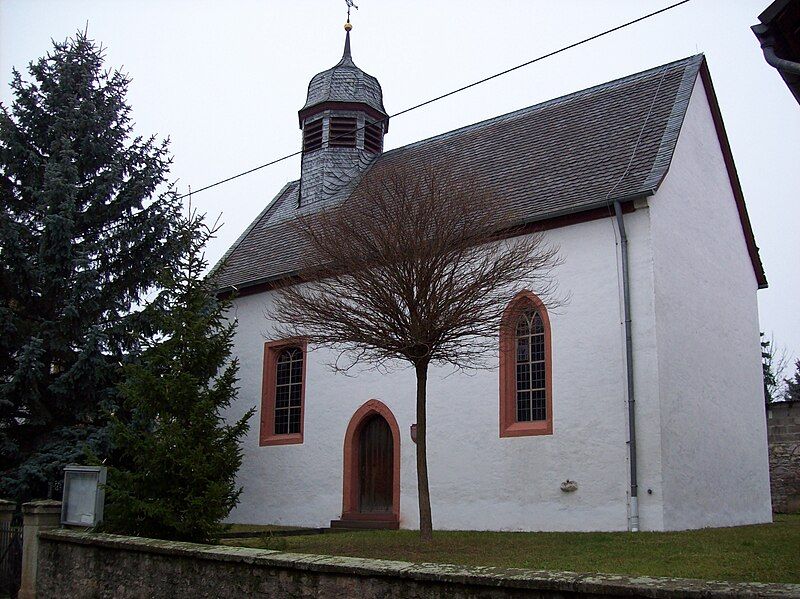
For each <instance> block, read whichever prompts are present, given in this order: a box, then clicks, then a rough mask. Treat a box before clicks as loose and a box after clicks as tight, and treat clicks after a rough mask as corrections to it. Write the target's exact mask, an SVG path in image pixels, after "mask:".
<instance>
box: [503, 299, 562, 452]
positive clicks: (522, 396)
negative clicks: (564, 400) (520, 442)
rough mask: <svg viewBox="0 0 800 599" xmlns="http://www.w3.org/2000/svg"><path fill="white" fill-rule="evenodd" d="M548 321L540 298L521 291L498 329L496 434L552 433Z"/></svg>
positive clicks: (550, 358) (550, 357)
mask: <svg viewBox="0 0 800 599" xmlns="http://www.w3.org/2000/svg"><path fill="white" fill-rule="evenodd" d="M551 372H552V356H551V351H550V320H549V318H548V315H547V309H546V308H545V306H544V304H543V303H542V302H541V300H540V299H539V298H538V297H536V295H534V294H533V293H531V292H528V291H526V292H522V293H520V294H519V295H517V297H516V298H514V300H513V301H512V302H511V303H510V304H509V305H508V307H507V308H506V311H505V314H504V315H503V322H502V324H501V328H500V436H501V437H518V436H525V435H549V434H552V432H553V405H552V380H551V379H552V376H551Z"/></svg>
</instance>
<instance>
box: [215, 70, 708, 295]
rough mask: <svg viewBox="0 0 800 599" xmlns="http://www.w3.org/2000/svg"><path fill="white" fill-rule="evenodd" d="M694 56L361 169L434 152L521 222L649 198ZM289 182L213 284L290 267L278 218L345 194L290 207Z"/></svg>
mask: <svg viewBox="0 0 800 599" xmlns="http://www.w3.org/2000/svg"><path fill="white" fill-rule="evenodd" d="M703 60H704V58H703V56H702V55H697V56H692V57H690V58H686V59H683V60H679V61H676V62H672V63H669V64H666V65H662V66H660V67H656V68H654V69H650V70H647V71H644V72H641V73H637V74H635V75H630V76H628V77H624V78H622V79H618V80H615V81H611V82H608V83H604V84H602V85H598V86H595V87H592V88H589V89H586V90H583V91H579V92H576V93H573V94H569V95H566V96H563V97H560V98H556V99H554V100H550V101H547V102H544V103H541V104H537V105H535V106H531V107H529V108H524V109H522V110H517V111H515V112H511V113H509V114H505V115H502V116H499V117H496V118H492V119H489V120H486V121H483V122H480V123H476V124H474V125H470V126H468V127H463V128H461V129H457V130H455V131H451V132H449V133H444V134H442V135H438V136H436V137H432V138H429V139H426V140H423V141H419V142H416V143H412V144H409V145H407V146H403V147H400V148H397V149H394V150H390V151H387V152H385V153H383V154H381V155H379V156H378V157H376V158H375V160H374V161H373V163H372V164H371V165H370V166H369V169H370V170H372V171H374V170H375V169H382V168H386V167H390V166H391V165H393V164H395V163H397V162H403V163H408V164H412V165H414V164H419V165H423V164H425V163H426V162H428V161H430V160H431V159H433V158H436V159H437V160H439V159H443V160H446V161H447V163H448V166H449V167H450V168H451V169H453V171H454V173H456V174H458V173H459V172H461V173H464V174H465V175H467V174H468V175H469V176H470V177H472V178H473V180H474V181H475V182H476V184H478V185H482V186H485V187H486V188H488V189H489V190H490V191H494V192H496V193H498V194H500V195H501V196H502V197H504V198H505V199H506V201H507V202H508V205H509V207H510V208H512V209H513V210H514V213H515V214H522V215H524V218H525V220H526V221H528V222H534V221H538V220H543V219H547V218H551V217H555V216H560V215H564V214H570V213H576V212H581V211H584V210H590V209H593V208H597V207H600V206H606V205H607V203H608V202H609V201H612V200H615V199H630V198H633V197H638V196H642V195H650V194H652V193H654V192H655V191H656V189H657V188H658V186H659V184H660V183H661V181H662V180H663V178H664V176H665V175H666V173H667V169H668V168H669V164H670V161H671V160H672V154H673V151H674V149H675V144H676V142H677V139H678V133H679V132H680V128H681V124H682V122H683V118H684V115H685V113H686V108H687V106H688V104H689V98H690V96H691V93H692V89H693V86H694V83H695V80H696V78H697V75H698V72H699V69H700V67H701V64H702V63H703ZM634 149H635V151H634ZM298 186H299V181H293V182H291V183H288V184H287V185H286V186H284V188H283V189H282V190H281V191H280V193H278V195H277V196H276V197H275V199H274V200H273V201H272V202H271V203H270V204H269V205H268V206H267V207H266V208H265V209H264V210H263V211H262V213H261V214H259V216H258V217H257V218H256V219H255V220H254V221H253V223H252V224H251V225H250V226H249V227H248V229H247V230H246V231H245V232H244V233H243V234H242V236H241V237H240V238H239V240H237V242H236V243H235V244H234V245H233V246H232V247H231V248H230V250H228V253H227V254H226V255H225V256H224V257H223V259H222V261H221V263H222V262H223V261H225V264H224V266H222V267H221V268H219V271H218V272H217V273H216V276H217V277H218V279H217V284H218V288H219V289H225V288H229V287H231V286H235V287H236V288H238V289H242V288H244V287H247V286H250V285H254V284H258V283H263V282H268V281H270V280H274V279H279V278H281V277H283V276H287V275H291V274H292V273H293V272H296V270H297V269H298V268H299V267H300V262H301V260H300V256H302V255H303V251H304V248H303V242H302V240H301V239H299V238H298V236H297V235H296V233H295V232H294V231H293V230H292V228H291V227H290V226H287V224H288V221H289V220H291V219H292V218H294V217H295V216H296V215H297V214H298V213H307V212H308V211H313V210H319V209H320V208H321V207H327V206H330V205H331V204H336V203H339V202H342V201H346V200H347V197H349V196H350V194H351V193H352V189H353V187H356V185H353V186H351V187H350V188H348V190H346V191H345V192H344V193H343V194H342V195H341V197H337V198H334V199H333V200H331V201H328V202H324V203H323V204H320V203H315V204H311V205H310V206H304V207H302V208H298V207H297V204H298Z"/></svg>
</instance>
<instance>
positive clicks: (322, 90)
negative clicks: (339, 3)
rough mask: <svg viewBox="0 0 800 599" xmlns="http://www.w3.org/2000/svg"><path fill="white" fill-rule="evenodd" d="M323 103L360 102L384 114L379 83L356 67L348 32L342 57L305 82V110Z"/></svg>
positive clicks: (303, 108) (301, 110)
mask: <svg viewBox="0 0 800 599" xmlns="http://www.w3.org/2000/svg"><path fill="white" fill-rule="evenodd" d="M324 102H360V103H362V104H366V105H367V106H370V107H372V108H374V109H375V110H377V111H378V112H380V113H381V114H384V115H385V114H386V109H385V108H384V107H383V90H381V84H380V83H378V80H377V79H376V78H375V77H373V76H372V75H368V74H367V73H365V72H364V71H362V70H361V69H359V68H358V67H357V66H356V65H355V63H354V62H353V57H352V56H351V54H350V32H349V31H348V32H347V34H346V36H345V42H344V53H343V54H342V59H341V60H340V61H339V62H338V63H336V65H334V66H333V67H331V68H330V69H328V70H327V71H322V72H321V73H317V74H316V75H314V76H313V77H312V78H311V81H310V82H309V84H308V96H307V97H306V103H305V106H303V107H302V108H301V109H300V112H301V113H302V112H303V111H304V110H306V109H308V108H311V107H312V106H316V105H317V104H322V103H324Z"/></svg>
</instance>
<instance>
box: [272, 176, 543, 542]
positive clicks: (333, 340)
mask: <svg viewBox="0 0 800 599" xmlns="http://www.w3.org/2000/svg"><path fill="white" fill-rule="evenodd" d="M372 170H373V171H376V172H374V173H373V174H368V175H367V176H366V177H365V178H364V179H363V180H362V181H361V182H360V183H359V186H358V188H357V189H356V192H355V193H354V195H353V197H351V198H350V199H349V200H348V201H347V202H345V204H343V205H341V206H340V207H338V208H335V209H330V210H325V211H321V212H318V213H315V214H314V215H312V216H307V217H303V218H300V219H298V220H297V222H296V227H297V231H298V234H299V235H300V236H301V237H302V238H303V239H304V240H305V242H307V244H308V252H307V256H306V264H305V267H304V268H303V269H302V271H301V274H300V276H299V277H298V281H297V284H293V285H291V286H286V287H283V288H281V289H280V290H279V291H278V294H277V297H276V302H275V304H274V308H273V309H272V310H271V311H270V313H269V314H268V316H269V317H271V318H274V319H275V320H276V321H277V322H278V323H281V324H279V325H278V327H277V328H278V332H279V334H281V335H284V336H289V337H295V336H302V337H306V338H307V339H308V341H309V342H310V343H311V344H320V345H324V346H328V347H333V348H335V349H337V350H339V354H338V356H339V357H338V358H337V360H336V362H335V364H333V367H334V368H335V369H338V370H349V369H350V368H352V367H353V366H355V365H356V364H362V365H366V366H367V367H372V368H379V367H390V366H392V365H393V364H397V363H402V362H407V363H409V364H410V365H412V366H413V367H414V370H415V373H416V380H417V393H416V413H417V439H416V441H417V443H416V447H417V482H418V490H419V514H420V533H421V538H422V539H423V540H430V539H431V538H432V518H431V506H430V494H429V488H428V466H427V454H426V449H427V444H426V437H427V430H426V389H427V378H428V367H429V366H430V365H431V364H434V365H451V366H453V367H455V368H456V369H465V368H470V369H471V368H480V367H484V366H485V362H484V358H485V356H486V355H487V353H488V354H489V355H492V352H493V350H495V348H497V346H498V342H497V334H498V332H499V327H500V326H501V322H502V319H501V316H502V314H503V310H504V309H505V307H506V306H507V305H508V302H509V301H510V299H511V298H512V297H513V296H514V295H515V293H517V292H518V291H520V290H521V289H524V288H527V289H532V290H534V291H535V292H536V293H537V294H538V295H540V296H545V297H552V295H553V294H552V283H551V281H552V279H551V277H550V275H551V271H552V268H553V266H555V265H556V264H557V263H558V251H557V248H555V247H553V246H549V245H547V244H546V243H545V242H544V240H543V237H542V235H541V233H535V232H530V231H529V230H526V229H524V228H523V227H522V226H520V225H519V224H518V222H517V223H515V222H514V221H515V218H514V214H513V212H512V211H510V210H509V209H508V208H507V207H506V206H505V205H504V202H503V201H502V198H500V197H497V196H495V195H493V194H491V193H488V192H486V191H485V190H482V189H480V188H479V187H477V186H475V185H474V184H472V183H471V182H470V181H465V180H463V179H459V178H457V177H454V176H452V175H451V174H450V173H448V172H447V171H443V170H441V169H437V168H434V167H433V166H425V167H416V168H413V167H408V166H406V167H397V166H394V167H392V166H389V167H383V168H381V169H380V170H379V171H378V169H372Z"/></svg>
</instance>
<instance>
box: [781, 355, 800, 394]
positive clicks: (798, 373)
mask: <svg viewBox="0 0 800 599" xmlns="http://www.w3.org/2000/svg"><path fill="white" fill-rule="evenodd" d="M794 366H795V371H794V376H793V377H792V378H790V379H784V380H785V382H786V397H785V399H786V400H788V401H800V360H796V361H795V363H794Z"/></svg>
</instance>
